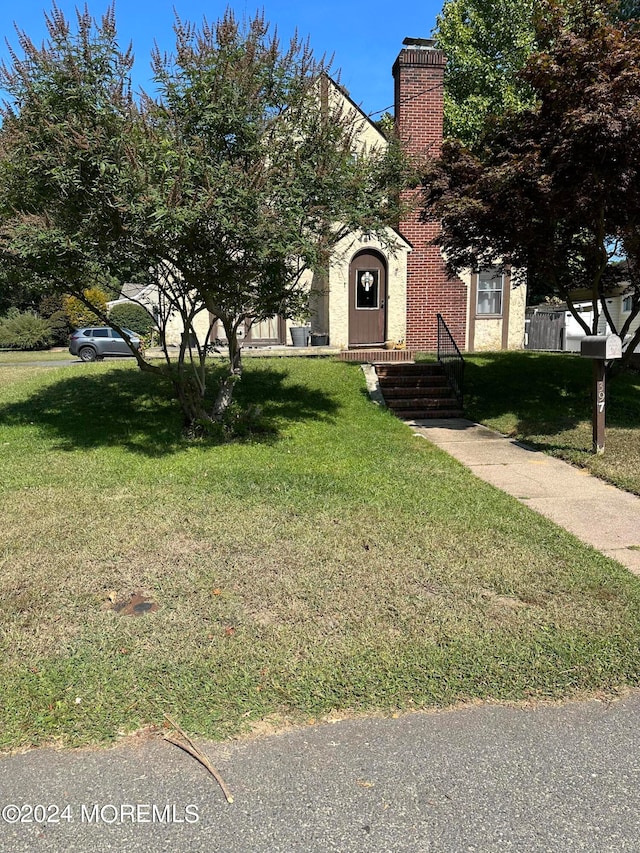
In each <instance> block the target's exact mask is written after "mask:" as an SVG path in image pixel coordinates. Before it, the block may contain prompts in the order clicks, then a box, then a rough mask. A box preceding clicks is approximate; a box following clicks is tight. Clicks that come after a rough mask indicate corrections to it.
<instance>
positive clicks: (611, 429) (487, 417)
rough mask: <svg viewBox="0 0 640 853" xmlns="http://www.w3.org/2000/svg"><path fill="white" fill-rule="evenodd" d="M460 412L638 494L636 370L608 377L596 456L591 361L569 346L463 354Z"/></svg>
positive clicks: (639, 396)
mask: <svg viewBox="0 0 640 853" xmlns="http://www.w3.org/2000/svg"><path fill="white" fill-rule="evenodd" d="M465 361H466V367H465V415H466V416H467V417H469V418H472V419H473V420H477V421H479V422H480V423H483V424H486V425H487V426H490V427H493V428H494V429H496V430H498V431H499V432H502V433H504V434H505V435H510V436H513V437H514V438H518V439H521V440H523V441H525V442H527V443H528V444H530V445H532V446H534V447H536V448H538V449H540V450H544V451H546V452H547V453H550V454H552V455H553V456H557V457H559V458H561V459H566V460H567V461H568V462H572V463H573V464H575V465H579V466H581V467H583V468H587V469H589V471H591V472H592V473H593V474H595V475H596V476H598V477H601V478H602V479H604V480H607V481H609V482H610V483H613V484H614V485H616V486H619V487H620V488H622V489H626V490H627V491H630V492H634V493H635V494H638V495H640V373H638V372H627V373H622V374H620V375H618V376H616V377H615V378H614V379H612V380H611V381H610V382H609V383H608V389H607V408H606V420H607V427H606V439H605V453H604V455H600V456H596V455H594V454H593V453H592V452H591V444H592V427H591V418H592V408H591V387H592V363H591V360H590V359H586V358H581V357H580V356H579V355H573V354H570V353H541V352H500V353H486V354H485V353H477V354H473V355H465Z"/></svg>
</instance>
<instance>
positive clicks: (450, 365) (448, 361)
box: [438, 314, 464, 406]
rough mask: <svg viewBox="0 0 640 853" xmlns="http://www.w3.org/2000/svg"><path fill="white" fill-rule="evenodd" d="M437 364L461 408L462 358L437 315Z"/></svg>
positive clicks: (441, 319)
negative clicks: (440, 367) (440, 366)
mask: <svg viewBox="0 0 640 853" xmlns="http://www.w3.org/2000/svg"><path fill="white" fill-rule="evenodd" d="M438 363H439V364H441V365H442V369H443V370H444V374H445V376H446V377H447V381H448V383H449V385H450V386H451V388H452V390H453V393H454V394H455V395H456V399H457V400H458V402H459V403H460V406H462V389H463V386H464V358H463V357H462V353H461V352H460V350H459V349H458V346H457V344H456V342H455V341H454V339H453V335H452V334H451V332H450V331H449V327H448V326H447V324H446V323H445V321H444V318H443V316H442V314H438Z"/></svg>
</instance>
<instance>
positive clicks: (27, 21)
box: [0, 0, 442, 113]
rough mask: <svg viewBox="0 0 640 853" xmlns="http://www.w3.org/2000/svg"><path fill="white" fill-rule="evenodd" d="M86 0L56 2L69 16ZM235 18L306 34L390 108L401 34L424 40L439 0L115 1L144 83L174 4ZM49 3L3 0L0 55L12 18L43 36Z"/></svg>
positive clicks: (186, 11) (349, 79) (356, 91)
mask: <svg viewBox="0 0 640 853" xmlns="http://www.w3.org/2000/svg"><path fill="white" fill-rule="evenodd" d="M78 5H82V6H83V5H84V4H83V3H80V4H79V3H77V2H67V0H58V7H59V8H60V9H61V10H62V12H64V14H65V15H66V16H67V18H69V17H71V16H73V15H74V14H75V13H74V10H75V8H76V7H77V6H78ZM228 5H229V6H231V8H232V9H233V10H234V11H235V13H236V15H237V16H239V17H243V16H248V17H251V16H253V14H254V13H255V12H256V9H264V13H265V17H266V19H267V21H269V22H270V23H271V24H272V25H277V27H278V32H279V34H280V36H281V37H282V38H283V39H284V38H287V39H288V38H289V37H290V36H291V35H292V33H293V31H294V30H295V28H296V27H297V29H298V32H299V34H300V35H301V36H305V37H306V36H309V37H310V40H311V46H312V47H313V50H314V53H315V54H316V55H322V54H323V53H326V54H327V56H330V55H333V56H334V67H335V68H339V69H340V70H341V81H342V83H343V84H344V85H345V86H346V87H347V89H348V90H349V93H350V94H351V97H352V98H353V100H354V101H356V103H358V104H360V105H361V106H362V108H363V109H364V110H365V112H367V113H373V112H376V111H379V110H383V109H384V108H386V107H389V106H390V105H391V104H392V102H393V81H392V77H391V66H392V64H393V62H394V60H395V58H396V56H397V55H398V53H399V51H400V49H401V47H402V40H403V39H404V37H405V36H412V37H419V38H428V37H429V36H430V35H431V32H432V30H433V28H434V26H435V21H436V16H437V14H438V13H439V11H440V9H441V7H442V0H435V2H434V0H395V2H393V0H392V2H388V0H387V2H382V0H367V2H365V0H343V2H339V0H328V1H327V2H323V0H316V1H315V2H314V0H307V2H306V3H304V2H298V3H294V2H287V0H264V2H263V3H260V4H258V3H256V4H255V5H254V4H253V3H247V2H244V0H238V2H237V3H227V2H226V0H224V2H216V0H210V2H208V3H202V2H196V1H195V0H155V2H153V0H119V2H116V20H117V23H118V33H119V37H120V39H121V41H122V43H123V45H125V44H128V43H129V41H132V42H133V48H134V53H135V57H136V64H135V68H134V78H135V83H136V85H142V86H145V87H147V88H150V86H149V76H150V72H149V56H150V53H151V49H152V47H153V43H154V40H155V41H156V42H157V43H158V45H159V47H160V48H161V49H162V50H171V47H172V44H173V30H172V26H173V21H174V13H173V9H174V8H175V9H176V11H177V13H178V14H179V15H180V17H181V18H182V19H183V20H186V21H193V22H197V23H199V22H200V21H201V20H202V17H203V15H204V16H206V17H207V19H208V20H209V21H215V20H217V19H218V18H220V17H221V16H222V14H223V13H224V10H225V8H226V7H227V6H228ZM88 6H89V11H90V12H91V14H92V15H93V16H94V17H100V16H101V15H102V13H103V12H104V11H105V9H106V6H107V3H106V2H101V3H99V4H98V3H96V2H94V0H91V2H89V3H88ZM50 8H51V6H50V3H49V2H47V3H44V2H43V0H20V2H16V0H0V35H1V36H2V39H1V44H0V58H2V59H5V60H6V59H7V56H8V53H7V48H6V44H5V40H6V39H8V40H9V42H10V44H11V45H12V46H13V47H14V48H15V47H16V45H17V38H16V34H15V30H14V26H13V24H14V22H15V23H16V24H17V25H18V26H19V27H20V28H21V29H22V30H24V31H25V32H26V33H27V34H28V35H29V36H30V37H31V38H32V40H33V41H35V42H36V43H39V42H41V41H42V39H43V38H44V36H45V33H46V29H45V24H44V12H45V11H48V10H50Z"/></svg>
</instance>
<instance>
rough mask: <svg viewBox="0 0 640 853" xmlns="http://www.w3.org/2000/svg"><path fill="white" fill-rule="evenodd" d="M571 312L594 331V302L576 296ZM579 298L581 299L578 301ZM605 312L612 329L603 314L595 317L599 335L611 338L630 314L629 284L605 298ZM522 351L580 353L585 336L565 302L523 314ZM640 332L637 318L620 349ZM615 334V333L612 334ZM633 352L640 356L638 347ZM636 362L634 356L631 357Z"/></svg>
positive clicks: (632, 301) (536, 308) (584, 294)
mask: <svg viewBox="0 0 640 853" xmlns="http://www.w3.org/2000/svg"><path fill="white" fill-rule="evenodd" d="M574 296H575V301H574V302H573V307H574V310H575V311H576V312H577V313H578V314H579V315H580V316H581V318H582V320H583V321H584V322H585V323H586V324H587V326H588V327H589V328H592V327H593V301H592V300H591V299H586V298H585V297H586V291H585V292H576V293H575V294H574ZM581 297H582V298H581ZM606 303H607V310H608V311H609V315H610V317H611V321H612V323H613V328H611V326H610V325H609V323H608V322H607V318H606V316H605V314H604V312H602V311H600V313H599V315H598V327H597V334H598V335H611V334H615V333H617V332H619V331H621V330H622V329H623V328H624V326H625V323H626V322H627V320H628V318H629V316H630V315H631V313H632V310H633V303H634V293H633V290H632V289H631V287H630V286H629V285H628V284H626V285H625V284H621V285H618V286H617V287H616V288H615V289H614V290H613V291H612V292H611V295H610V296H608V297H607V298H606ZM525 326H526V335H525V347H526V349H531V350H552V351H559V352H580V343H581V341H582V339H583V338H585V337H586V332H585V331H584V329H583V328H582V326H581V325H580V323H578V321H577V320H576V318H575V317H574V315H573V313H572V312H571V311H570V310H569V307H568V306H567V304H566V303H565V302H562V303H560V304H558V305H548V304H543V305H533V306H531V307H530V308H527V310H526V320H525ZM638 328H640V314H639V315H637V316H636V317H634V319H633V320H632V321H631V323H630V324H629V328H628V330H627V333H626V334H625V336H624V340H623V342H622V345H623V348H625V349H626V347H628V346H629V344H630V342H631V339H632V337H633V335H634V334H635V333H636V332H637V330H638ZM614 329H615V330H616V332H614V331H613V330H614ZM635 352H636V353H638V352H640V345H638V346H636V348H635ZM634 358H636V356H634Z"/></svg>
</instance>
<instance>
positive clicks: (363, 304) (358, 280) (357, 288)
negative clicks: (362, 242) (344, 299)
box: [349, 251, 387, 347]
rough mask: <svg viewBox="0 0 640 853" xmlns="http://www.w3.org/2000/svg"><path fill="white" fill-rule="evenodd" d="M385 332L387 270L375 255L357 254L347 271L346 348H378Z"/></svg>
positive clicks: (373, 253) (371, 253) (367, 252)
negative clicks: (347, 337) (347, 317)
mask: <svg viewBox="0 0 640 853" xmlns="http://www.w3.org/2000/svg"><path fill="white" fill-rule="evenodd" d="M386 331H387V269H386V266H385V263H384V260H383V258H382V256H381V255H379V254H378V253H377V252H372V251H364V252H360V253H359V254H358V255H356V256H355V258H354V259H353V260H352V261H351V267H350V269H349V346H350V347H367V346H381V345H382V344H383V343H384V341H385V339H386Z"/></svg>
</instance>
